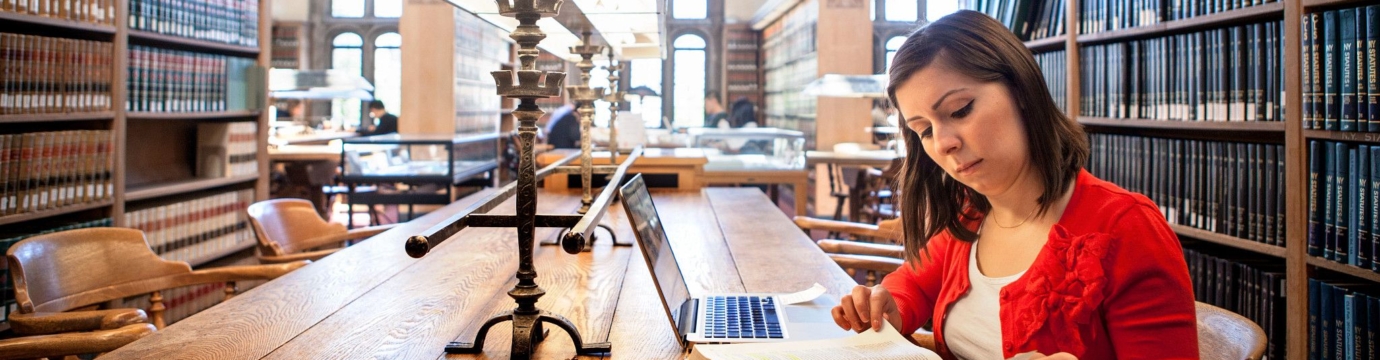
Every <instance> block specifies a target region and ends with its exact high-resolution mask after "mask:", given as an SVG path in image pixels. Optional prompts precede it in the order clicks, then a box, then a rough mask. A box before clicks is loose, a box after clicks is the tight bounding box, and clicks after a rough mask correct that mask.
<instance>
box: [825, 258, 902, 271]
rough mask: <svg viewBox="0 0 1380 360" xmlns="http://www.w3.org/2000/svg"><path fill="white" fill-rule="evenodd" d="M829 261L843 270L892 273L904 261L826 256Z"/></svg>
mask: <svg viewBox="0 0 1380 360" xmlns="http://www.w3.org/2000/svg"><path fill="white" fill-rule="evenodd" d="M827 255H829V259H831V260H834V263H836V264H839V267H841V268H844V269H858V270H868V271H877V272H893V271H896V269H897V268H899V267H901V264H902V263H904V262H905V261H904V260H901V259H897V258H889V257H883V256H869V255H850V254H827Z"/></svg>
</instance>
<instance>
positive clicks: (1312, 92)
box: [1303, 13, 1326, 130]
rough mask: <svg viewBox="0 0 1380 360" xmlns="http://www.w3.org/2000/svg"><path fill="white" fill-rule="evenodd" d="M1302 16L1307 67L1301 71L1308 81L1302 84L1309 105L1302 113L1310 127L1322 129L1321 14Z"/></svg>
mask: <svg viewBox="0 0 1380 360" xmlns="http://www.w3.org/2000/svg"><path fill="white" fill-rule="evenodd" d="M1304 18H1306V19H1308V27H1305V28H1303V31H1304V32H1305V33H1306V34H1307V35H1305V38H1306V39H1307V40H1308V47H1307V51H1305V52H1304V53H1303V56H1304V57H1306V58H1308V60H1307V61H1306V62H1307V64H1308V67H1305V68H1303V71H1304V72H1306V73H1308V75H1307V77H1306V78H1307V80H1308V81H1307V82H1305V83H1304V84H1303V85H1304V86H1305V88H1304V89H1305V90H1304V96H1305V98H1304V102H1306V103H1307V104H1310V105H1311V106H1309V107H1307V108H1305V110H1308V113H1307V114H1304V116H1305V117H1307V118H1309V119H1311V120H1310V121H1309V123H1311V124H1312V127H1311V128H1312V129H1315V130H1322V129H1324V125H1323V112H1324V111H1325V110H1324V109H1325V108H1326V104H1324V103H1323V78H1322V74H1323V72H1322V68H1323V66H1322V63H1321V61H1322V59H1321V58H1322V56H1321V54H1322V47H1321V46H1322V38H1321V35H1322V34H1321V31H1320V30H1321V29H1322V24H1319V22H1320V21H1321V20H1322V16H1321V15H1319V14H1317V13H1312V14H1305V15H1304Z"/></svg>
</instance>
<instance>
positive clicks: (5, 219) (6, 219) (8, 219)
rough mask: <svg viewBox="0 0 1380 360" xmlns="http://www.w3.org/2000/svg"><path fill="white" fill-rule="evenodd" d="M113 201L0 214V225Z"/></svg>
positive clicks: (104, 204) (74, 210) (104, 205)
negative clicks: (6, 214)
mask: <svg viewBox="0 0 1380 360" xmlns="http://www.w3.org/2000/svg"><path fill="white" fill-rule="evenodd" d="M114 203H115V201H114V200H101V201H95V202H89V203H85V204H77V205H70V206H63V207H60V208H56V209H48V210H42V211H35V212H27V213H22V214H14V215H8V216H0V225H9V224H16V223H21V222H25V221H30V220H38V219H42V218H46V217H50V216H57V215H62V214H71V213H74V212H78V211H86V210H91V209H97V208H102V207H107V206H110V205H111V204H114Z"/></svg>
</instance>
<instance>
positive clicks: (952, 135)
mask: <svg viewBox="0 0 1380 360" xmlns="http://www.w3.org/2000/svg"><path fill="white" fill-rule="evenodd" d="M931 130H932V131H933V133H931V135H932V136H934V145H935V148H936V149H939V152H940V153H941V154H948V153H952V152H954V151H957V150H958V149H959V148H960V147H962V146H963V140H962V139H959V137H958V132H957V131H955V130H957V129H954V128H953V127H952V126H934V127H933V128H932V129H931Z"/></svg>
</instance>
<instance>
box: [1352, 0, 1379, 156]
mask: <svg viewBox="0 0 1380 360" xmlns="http://www.w3.org/2000/svg"><path fill="white" fill-rule="evenodd" d="M1355 13H1356V15H1355V16H1356V31H1355V34H1354V35H1353V36H1354V37H1355V38H1356V39H1355V40H1353V43H1354V44H1353V45H1352V47H1354V48H1355V51H1356V55H1355V56H1352V57H1349V58H1347V59H1348V60H1347V61H1348V62H1350V63H1351V67H1352V70H1353V71H1352V72H1353V73H1355V74H1356V76H1355V78H1356V79H1355V81H1356V100H1354V101H1353V106H1352V108H1353V109H1352V111H1355V112H1356V131H1368V130H1369V127H1370V124H1369V123H1370V119H1369V118H1370V104H1369V100H1368V98H1369V97H1368V96H1367V92H1366V82H1367V81H1368V80H1369V79H1370V77H1371V76H1372V75H1373V74H1370V73H1366V58H1367V54H1368V52H1369V51H1370V50H1369V49H1368V48H1369V47H1368V46H1366V35H1367V33H1369V30H1367V29H1366V28H1367V27H1369V26H1370V23H1369V22H1368V20H1367V19H1366V8H1363V7H1360V8H1356V9H1355Z"/></svg>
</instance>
